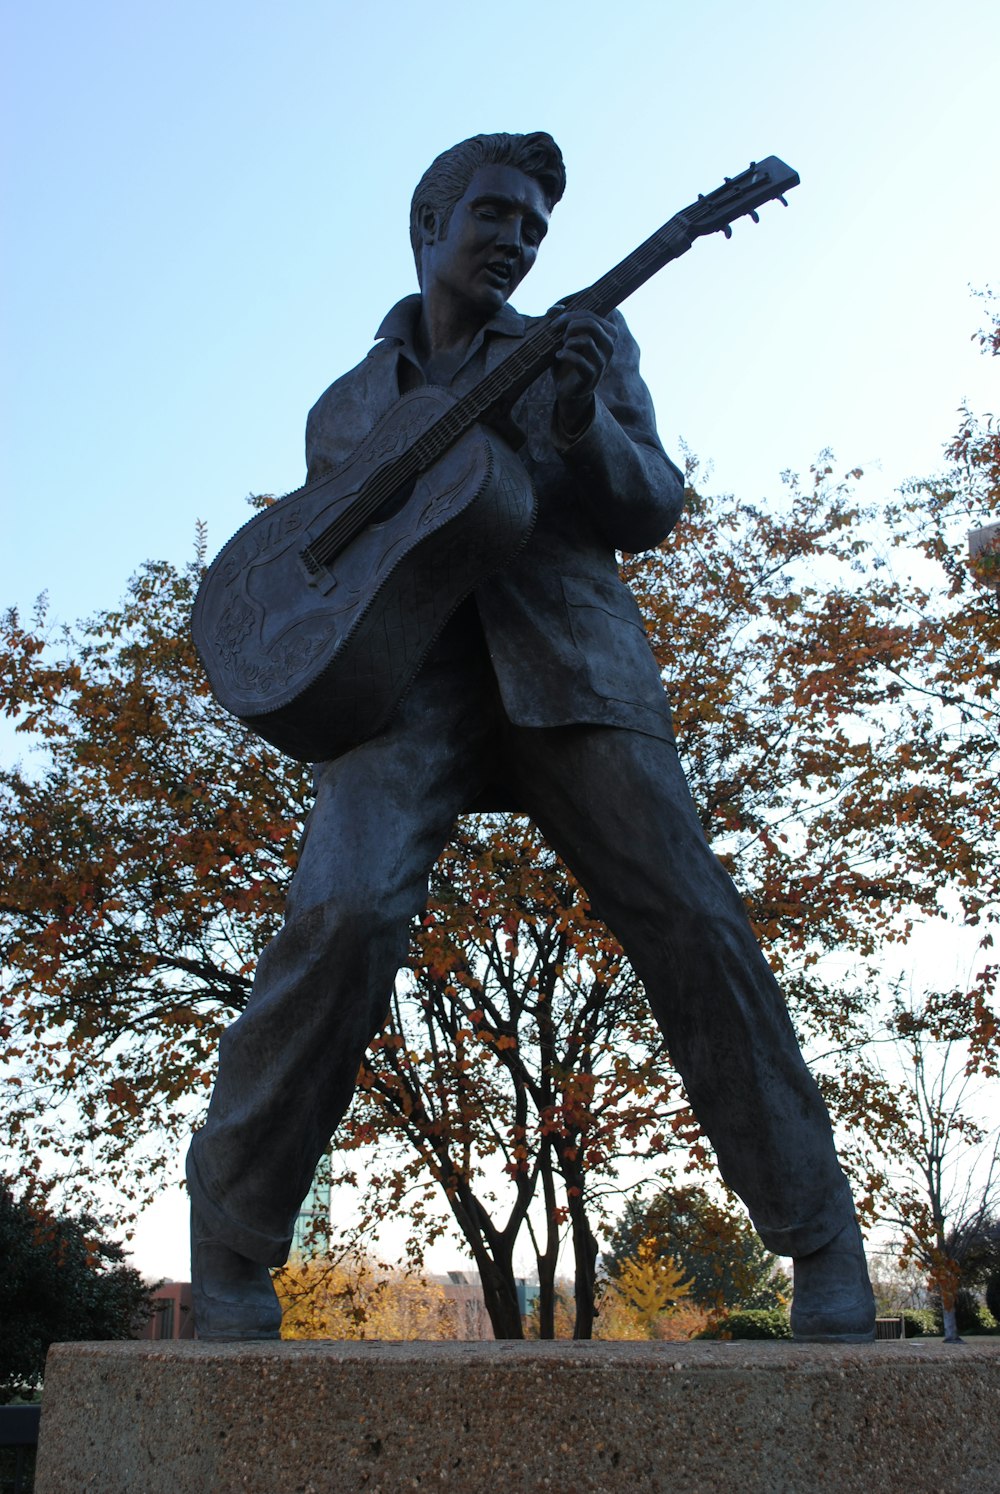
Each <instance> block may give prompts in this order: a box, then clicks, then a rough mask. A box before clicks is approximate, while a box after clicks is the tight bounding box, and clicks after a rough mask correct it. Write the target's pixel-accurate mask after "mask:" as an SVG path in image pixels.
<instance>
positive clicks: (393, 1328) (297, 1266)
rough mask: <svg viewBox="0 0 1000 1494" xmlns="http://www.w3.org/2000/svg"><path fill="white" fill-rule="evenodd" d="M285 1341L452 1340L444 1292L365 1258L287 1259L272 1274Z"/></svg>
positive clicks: (452, 1325)
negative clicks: (278, 1269)
mask: <svg viewBox="0 0 1000 1494" xmlns="http://www.w3.org/2000/svg"><path fill="white" fill-rule="evenodd" d="M274 1285H275V1290H276V1291H277V1293H278V1299H279V1301H280V1302H281V1306H282V1310H283V1316H282V1321H281V1336H282V1338H286V1339H311V1338H335V1339H352V1340H354V1339H385V1338H391V1339H443V1338H455V1337H456V1332H455V1328H456V1315H455V1312H454V1310H453V1304H452V1303H449V1302H448V1299H447V1297H446V1296H445V1293H444V1289H443V1288H442V1287H441V1286H439V1285H438V1284H437V1283H436V1282H433V1281H427V1280H424V1279H423V1278H421V1277H419V1276H414V1275H412V1274H409V1275H408V1274H407V1273H406V1272H404V1271H387V1270H385V1269H383V1268H381V1267H379V1266H378V1265H376V1264H375V1263H374V1262H373V1261H371V1260H370V1259H369V1258H368V1257H367V1256H354V1257H348V1258H346V1259H340V1260H338V1259H335V1258H333V1257H329V1256H311V1257H309V1258H307V1259H299V1258H296V1257H295V1256H293V1257H292V1258H291V1259H290V1260H289V1261H288V1263H287V1264H286V1265H285V1266H283V1267H282V1268H281V1270H280V1271H277V1272H275V1275H274Z"/></svg>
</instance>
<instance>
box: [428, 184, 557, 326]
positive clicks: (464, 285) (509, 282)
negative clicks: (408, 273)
mask: <svg viewBox="0 0 1000 1494" xmlns="http://www.w3.org/2000/svg"><path fill="white" fill-rule="evenodd" d="M548 225H549V210H548V208H547V206H546V203H545V197H544V195H543V193H542V189H541V187H540V186H539V185H538V183H537V182H536V181H535V180H534V179H533V178H532V177H530V176H525V175H524V173H523V172H522V171H518V170H517V169H516V167H514V166H480V167H479V169H478V170H477V171H476V174H475V175H474V176H473V178H472V180H471V181H470V183H469V185H468V187H467V188H466V190H465V192H464V194H463V195H462V196H461V197H460V198H459V200H458V202H456V204H455V206H454V208H453V209H452V214H451V218H450V220H449V222H448V228H447V232H446V234H445V236H444V237H443V238H442V237H441V236H440V229H439V225H438V223H437V221H435V219H434V217H433V215H428V221H427V222H426V223H425V224H423V225H422V230H421V231H422V234H423V259H422V268H423V284H422V289H423V294H424V295H425V296H426V295H440V294H442V293H444V294H445V295H447V296H448V297H449V298H450V299H452V300H453V301H454V302H455V303H457V304H458V305H459V306H461V307H463V308H465V309H466V310H467V313H468V315H469V317H470V319H475V320H476V322H477V323H480V324H481V323H482V322H487V321H489V320H490V318H491V317H493V316H495V315H496V313H497V312H498V311H499V310H500V308H501V306H503V304H504V302H505V301H506V300H507V299H508V297H509V296H510V295H512V293H513V291H514V290H515V288H516V287H517V286H518V285H519V284H520V283H521V281H522V280H523V279H524V277H525V275H527V273H528V271H529V270H530V269H531V266H532V265H533V264H534V262H535V258H536V256H537V254H538V248H539V245H540V244H541V242H542V239H543V238H544V237H545V234H546V232H547V230H548Z"/></svg>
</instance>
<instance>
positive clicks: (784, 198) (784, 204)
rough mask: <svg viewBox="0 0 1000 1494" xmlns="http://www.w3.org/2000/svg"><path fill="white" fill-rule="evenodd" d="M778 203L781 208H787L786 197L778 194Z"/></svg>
mask: <svg viewBox="0 0 1000 1494" xmlns="http://www.w3.org/2000/svg"><path fill="white" fill-rule="evenodd" d="M778 201H779V202H780V203H781V206H782V207H787V206H788V199H787V197H782V195H781V193H780V192H779V193H778Z"/></svg>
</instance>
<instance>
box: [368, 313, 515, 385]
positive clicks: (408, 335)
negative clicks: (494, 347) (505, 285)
mask: <svg viewBox="0 0 1000 1494" xmlns="http://www.w3.org/2000/svg"><path fill="white" fill-rule="evenodd" d="M419 316H420V296H419V295H413V296H404V297H403V299H402V300H401V301H397V302H396V304H395V306H394V307H393V308H392V310H391V311H390V312H388V313H387V315H386V316H385V317H384V318H383V320H382V325H381V326H380V327H379V329H378V331H377V332H376V333H375V340H376V342H377V341H378V340H379V339H380V338H386V339H391V340H392V341H393V342H396V343H398V344H399V349H400V352H402V353H404V354H405V355H406V357H407V358H409V359H410V361H411V362H412V363H415V364H416V365H417V367H418V368H419V366H420V360H419V358H418V357H417V354H416V351H415V348H414V338H415V336H416V331H417V320H418V318H419ZM525 330H526V324H525V319H524V317H523V316H521V314H520V312H517V311H515V310H514V308H513V306H508V305H506V304H505V305H503V306H501V308H500V310H499V311H498V312H497V314H496V316H495V317H493V319H492V321H489V322H487V323H486V325H485V327H483V328H482V330H481V331H479V332H477V333H476V335H475V337H474V338H473V339H472V342H471V343H470V345H469V353H468V356H469V357H471V356H472V354H473V353H474V352H475V351H476V349H477V348H478V347H479V346H480V344H481V343H482V342H483V340H484V339H485V338H486V337H487V336H488V335H489V334H491V333H496V334H499V335H500V336H501V337H523V336H524V334H525Z"/></svg>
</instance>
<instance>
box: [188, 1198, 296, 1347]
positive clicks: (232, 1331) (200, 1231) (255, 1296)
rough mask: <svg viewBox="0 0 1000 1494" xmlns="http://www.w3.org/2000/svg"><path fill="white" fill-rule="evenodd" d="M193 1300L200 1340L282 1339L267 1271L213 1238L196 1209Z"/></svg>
mask: <svg viewBox="0 0 1000 1494" xmlns="http://www.w3.org/2000/svg"><path fill="white" fill-rule="evenodd" d="M191 1295H192V1298H193V1305H194V1324H195V1328H196V1329H197V1331H198V1337H199V1338H200V1339H223V1340H226V1339H228V1340H238V1339H246V1338H280V1337H281V1305H280V1303H279V1302H278V1297H277V1293H276V1292H275V1290H274V1285H273V1283H272V1281H271V1273H270V1271H269V1270H268V1268H267V1267H266V1266H263V1265H261V1264H260V1262H259V1261H252V1260H250V1259H248V1257H247V1256H245V1255H238V1254H237V1252H236V1251H235V1250H230V1248H229V1246H228V1245H224V1244H223V1242H222V1241H221V1240H218V1239H215V1238H213V1237H212V1235H211V1234H210V1233H209V1231H208V1229H207V1228H206V1226H205V1224H204V1221H203V1220H202V1219H201V1217H200V1216H199V1214H198V1211H197V1209H194V1208H192V1210H191Z"/></svg>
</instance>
